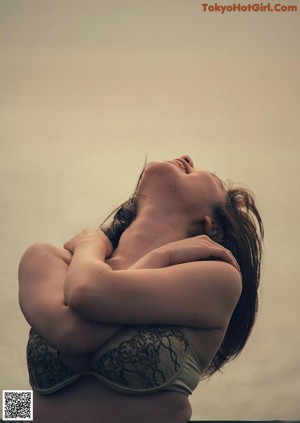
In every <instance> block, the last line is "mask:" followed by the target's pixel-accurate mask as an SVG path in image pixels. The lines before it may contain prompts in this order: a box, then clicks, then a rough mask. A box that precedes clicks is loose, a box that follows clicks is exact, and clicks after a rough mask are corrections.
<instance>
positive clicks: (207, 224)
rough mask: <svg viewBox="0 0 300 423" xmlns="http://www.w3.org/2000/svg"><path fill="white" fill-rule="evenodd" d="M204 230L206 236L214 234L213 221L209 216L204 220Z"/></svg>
mask: <svg viewBox="0 0 300 423" xmlns="http://www.w3.org/2000/svg"><path fill="white" fill-rule="evenodd" d="M203 229H204V233H205V234H206V235H211V234H212V229H213V221H212V218H211V217H209V216H205V217H204V219H203Z"/></svg>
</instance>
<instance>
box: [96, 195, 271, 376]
mask: <svg viewBox="0 0 300 423" xmlns="http://www.w3.org/2000/svg"><path fill="white" fill-rule="evenodd" d="M113 214H114V216H113V220H112V222H111V224H110V225H108V226H101V229H102V230H103V231H104V232H105V233H106V235H107V236H108V238H109V239H110V241H111V243H112V245H113V247H114V248H116V246H117V245H118V242H119V239H120V237H121V235H122V233H123V232H124V231H125V229H126V228H128V226H129V225H130V224H131V223H132V221H133V220H134V219H135V217H136V214H137V198H136V196H135V195H133V196H132V197H130V198H129V200H128V201H125V202H124V203H123V204H121V205H120V206H119V207H118V208H117V209H116V210H115V211H114V212H113V213H112V215H113ZM213 221H214V225H213V232H212V234H211V235H210V237H211V238H212V239H213V240H214V241H216V242H218V243H219V244H221V245H223V246H224V247H225V248H227V249H229V250H230V251H231V252H232V254H233V255H234V256H235V258H236V260H237V261H238V263H239V266H240V269H241V273H242V283H243V288H242V293H241V296H240V299H239V301H238V304H237V306H236V308H235V310H234V312H233V314H232V317H231V320H230V323H229V325H228V328H227V331H226V334H225V337H224V339H223V342H222V344H221V346H220V348H219V350H218V352H217V354H216V355H215V357H214V359H213V360H212V362H211V363H210V365H209V366H208V367H207V368H206V371H205V373H204V375H203V377H210V376H211V375H212V374H213V373H215V372H216V371H218V370H220V369H221V368H222V367H223V366H224V365H225V364H226V363H228V362H229V361H231V360H233V359H234V358H236V357H237V356H238V355H239V354H240V353H241V351H242V349H243V347H244V346H245V344H246V342H247V340H248V338H249V335H250V333H251V331H252V328H253V325H254V322H255V318H256V313H257V310H258V292H257V290H258V286H259V281H260V267H261V258H262V240H263V236H264V228H263V223H262V220H261V217H260V214H259V212H258V209H257V206H256V204H255V200H254V195H253V194H252V192H251V191H250V190H247V189H245V188H229V189H228V190H227V198H226V201H225V203H221V204H217V205H216V206H215V208H214V212H213Z"/></svg>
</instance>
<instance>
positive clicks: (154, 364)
mask: <svg viewBox="0 0 300 423" xmlns="http://www.w3.org/2000/svg"><path fill="white" fill-rule="evenodd" d="M187 347H188V343H187V341H186V339H185V337H184V336H183V333H182V331H181V330H180V329H179V328H177V327H170V326H152V327H149V326H146V327H140V328H138V330H137V333H136V334H135V335H134V336H132V337H131V338H130V339H128V340H125V341H123V342H121V343H120V344H119V345H118V346H117V347H116V348H113V349H112V350H110V351H108V352H107V353H106V354H104V355H103V356H102V357H101V358H100V359H99V360H98V361H97V363H96V364H95V365H94V366H93V370H94V371H96V372H97V373H98V374H100V375H102V376H103V377H104V378H105V379H107V380H109V381H111V382H113V383H115V384H118V385H121V386H124V387H129V388H132V389H149V388H155V387H158V386H161V385H163V384H165V383H167V382H168V381H169V380H170V379H172V378H173V377H174V376H175V375H176V373H177V372H178V371H179V370H180V368H181V365H182V363H183V360H184V356H185V353H186V350H187Z"/></svg>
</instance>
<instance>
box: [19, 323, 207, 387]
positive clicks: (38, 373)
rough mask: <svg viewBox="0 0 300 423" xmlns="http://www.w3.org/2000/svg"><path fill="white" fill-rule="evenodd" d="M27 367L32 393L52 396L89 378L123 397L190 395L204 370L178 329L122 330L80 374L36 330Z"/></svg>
mask: <svg viewBox="0 0 300 423" xmlns="http://www.w3.org/2000/svg"><path fill="white" fill-rule="evenodd" d="M27 365H28V372H29V381H30V384H31V386H32V388H33V389H34V390H35V391H37V392H39V393H41V394H51V393H53V392H56V391H59V390H60V389H62V388H64V387H65V386H68V385H70V384H72V383H74V382H75V381H76V380H78V379H80V378H82V377H84V376H86V375H92V376H94V377H95V378H97V379H98V380H99V381H100V382H101V383H103V384H104V385H106V386H107V387H109V388H111V389H113V390H115V391H118V392H122V393H127V394H133V395H138V394H150V393H154V392H158V391H162V390H167V391H177V392H181V393H183V394H185V395H190V394H191V393H192V391H193V390H194V389H195V388H196V387H197V385H198V383H199V380H200V376H201V373H202V372H203V370H204V368H203V366H202V364H201V363H200V361H199V359H198V357H197V356H196V353H195V352H194V350H193V348H192V347H191V345H190V344H189V342H188V340H187V338H186V336H185V334H184V332H183V330H182V329H181V328H179V327H177V326H124V327H123V328H122V329H121V330H120V331H119V332H117V333H116V334H115V335H114V336H113V337H112V338H111V339H110V340H109V341H108V342H107V343H106V344H105V346H104V347H102V348H101V349H100V350H99V351H98V352H96V353H91V354H90V359H89V364H88V365H87V367H86V368H85V369H84V370H81V371H78V370H75V369H73V368H72V367H70V366H69V365H67V364H66V363H65V362H64V361H63V360H62V359H60V352H59V351H58V350H56V349H54V348H53V347H51V346H50V345H49V344H48V343H47V342H46V341H45V340H44V339H43V338H42V337H41V336H40V335H39V334H38V333H37V332H36V331H35V330H34V329H31V330H30V333H29V341H28V345H27Z"/></svg>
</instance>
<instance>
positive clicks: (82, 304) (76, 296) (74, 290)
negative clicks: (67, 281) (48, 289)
mask: <svg viewBox="0 0 300 423" xmlns="http://www.w3.org/2000/svg"><path fill="white" fill-rule="evenodd" d="M86 296H87V286H86V284H84V283H79V284H76V285H74V286H72V287H71V288H70V289H69V290H68V293H67V295H66V296H65V300H66V305H67V306H68V307H69V308H70V309H72V310H73V311H76V312H77V313H79V314H81V313H83V312H84V310H85V308H86V303H87V300H86Z"/></svg>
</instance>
